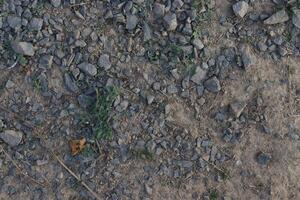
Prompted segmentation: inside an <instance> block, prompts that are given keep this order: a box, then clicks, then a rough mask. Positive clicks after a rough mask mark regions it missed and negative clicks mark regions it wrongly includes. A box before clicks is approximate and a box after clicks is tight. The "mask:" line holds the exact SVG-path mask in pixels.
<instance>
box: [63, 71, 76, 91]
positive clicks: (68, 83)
mask: <svg viewBox="0 0 300 200" xmlns="http://www.w3.org/2000/svg"><path fill="white" fill-rule="evenodd" d="M64 80H65V84H66V87H67V89H68V90H69V91H71V92H74V93H78V92H79V88H78V86H77V85H76V82H75V81H74V80H73V79H72V78H71V76H70V75H69V74H68V73H65V75H64Z"/></svg>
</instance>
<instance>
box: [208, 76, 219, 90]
mask: <svg viewBox="0 0 300 200" xmlns="http://www.w3.org/2000/svg"><path fill="white" fill-rule="evenodd" d="M204 87H205V88H206V89H207V90H208V91H209V92H213V93H217V92H219V91H220V90H221V85H220V82H219V80H218V78H217V77H215V76H213V77H212V78H210V79H208V80H206V81H205V82H204Z"/></svg>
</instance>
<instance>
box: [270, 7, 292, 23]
mask: <svg viewBox="0 0 300 200" xmlns="http://www.w3.org/2000/svg"><path fill="white" fill-rule="evenodd" d="M288 20H289V15H288V14H287V12H286V11H285V10H284V9H283V10H280V11H278V12H276V13H275V14H273V15H272V16H271V17H269V18H268V19H266V20H265V21H264V24H267V25H273V24H280V23H284V22H286V21H288Z"/></svg>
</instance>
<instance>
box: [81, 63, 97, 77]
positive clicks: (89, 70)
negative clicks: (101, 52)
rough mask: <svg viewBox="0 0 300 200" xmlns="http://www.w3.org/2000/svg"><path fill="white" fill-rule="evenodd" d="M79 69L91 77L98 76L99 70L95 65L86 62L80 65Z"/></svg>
mask: <svg viewBox="0 0 300 200" xmlns="http://www.w3.org/2000/svg"><path fill="white" fill-rule="evenodd" d="M78 68H79V69H81V70H82V71H83V72H84V73H86V74H87V75H90V76H95V75H97V68H96V67H95V65H93V64H90V63H87V62H84V63H81V64H79V65H78Z"/></svg>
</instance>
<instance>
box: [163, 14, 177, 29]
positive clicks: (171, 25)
mask: <svg viewBox="0 0 300 200" xmlns="http://www.w3.org/2000/svg"><path fill="white" fill-rule="evenodd" d="M163 20H164V26H165V28H166V29H167V30H168V31H174V30H175V29H176V27H177V17H176V14H175V13H171V12H169V13H167V14H166V15H165V16H164V18H163Z"/></svg>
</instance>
